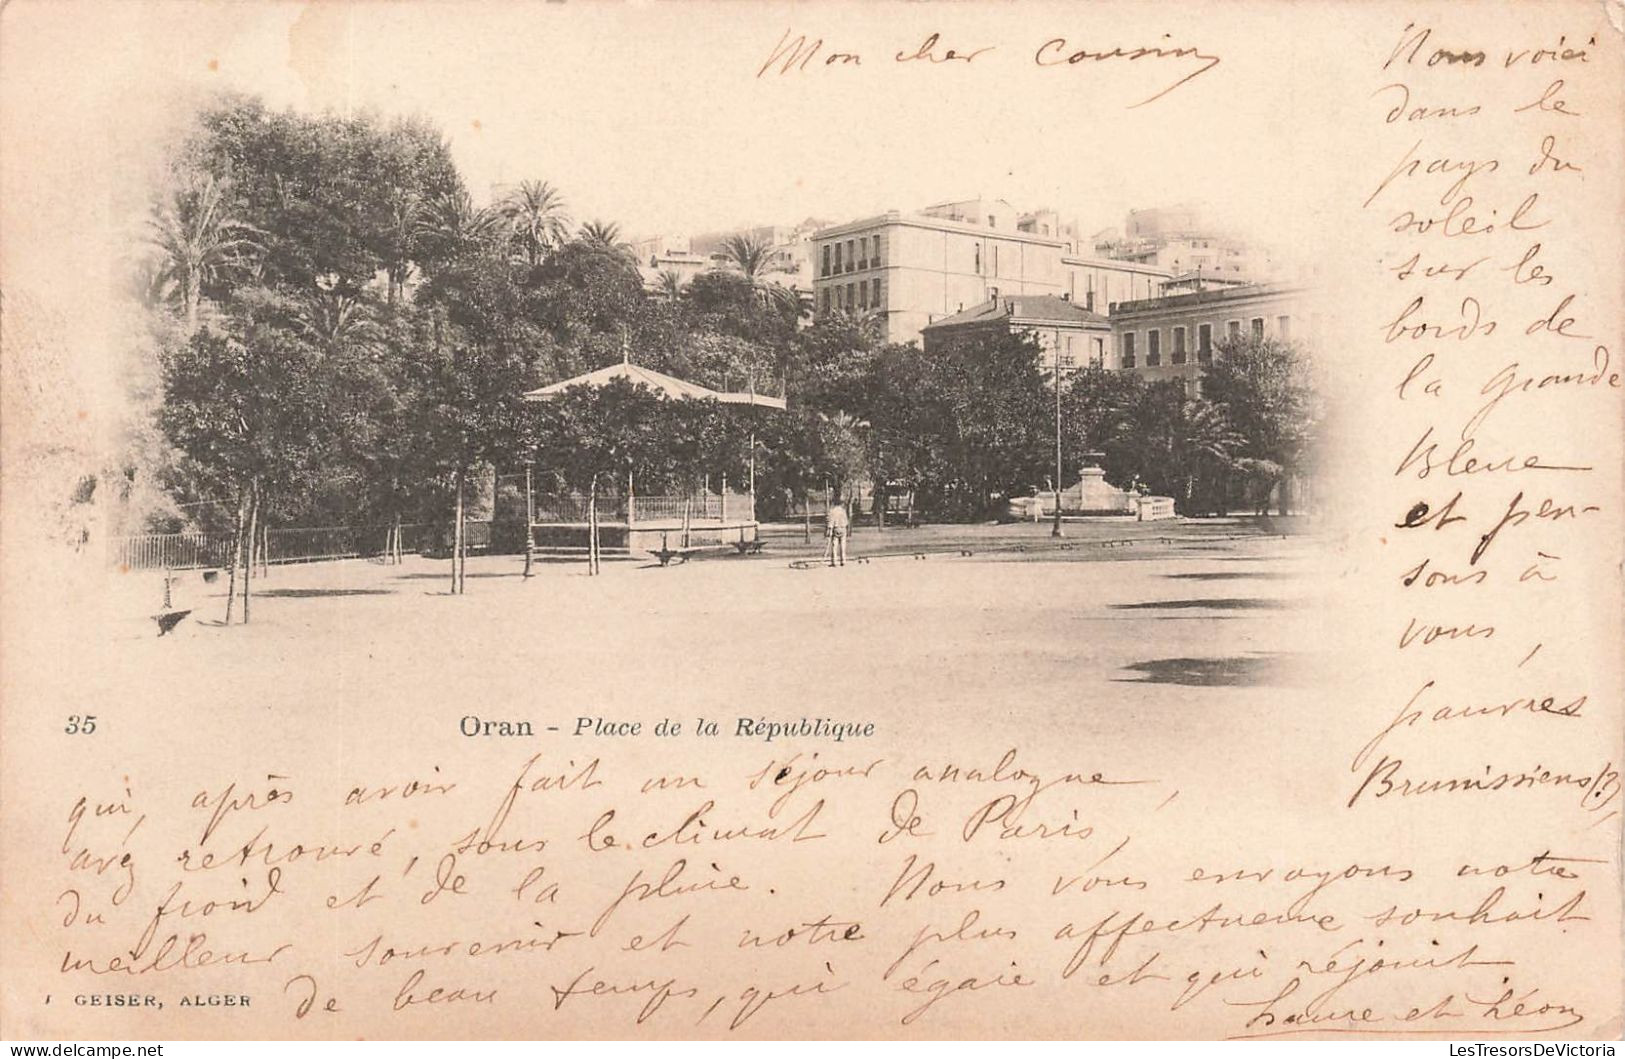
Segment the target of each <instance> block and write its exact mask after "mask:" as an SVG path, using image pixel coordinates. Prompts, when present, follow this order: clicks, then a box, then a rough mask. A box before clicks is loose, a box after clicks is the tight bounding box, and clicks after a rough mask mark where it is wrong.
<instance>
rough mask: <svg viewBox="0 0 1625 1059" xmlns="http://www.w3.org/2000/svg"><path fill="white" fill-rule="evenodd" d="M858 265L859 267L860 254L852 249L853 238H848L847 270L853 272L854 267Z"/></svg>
mask: <svg viewBox="0 0 1625 1059" xmlns="http://www.w3.org/2000/svg"><path fill="white" fill-rule="evenodd" d="M857 267H858V255H857V253H856V252H855V251H854V250H853V249H852V240H850V239H848V240H847V241H846V270H847V271H848V272H851V271H852V270H853V269H855V268H857Z"/></svg>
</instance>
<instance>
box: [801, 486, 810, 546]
mask: <svg viewBox="0 0 1625 1059" xmlns="http://www.w3.org/2000/svg"><path fill="white" fill-rule="evenodd" d="M801 543H802V544H811V543H812V497H810V496H807V495H806V494H805V493H803V494H802V497H801Z"/></svg>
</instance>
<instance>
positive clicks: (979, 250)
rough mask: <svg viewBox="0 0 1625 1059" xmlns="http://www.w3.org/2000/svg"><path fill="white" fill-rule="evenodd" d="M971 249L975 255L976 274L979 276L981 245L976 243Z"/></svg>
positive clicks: (980, 272)
mask: <svg viewBox="0 0 1625 1059" xmlns="http://www.w3.org/2000/svg"><path fill="white" fill-rule="evenodd" d="M972 249H973V250H974V251H975V253H976V274H977V275H978V276H980V275H981V274H982V244H981V243H977V244H976V245H975V246H974V247H973V248H972Z"/></svg>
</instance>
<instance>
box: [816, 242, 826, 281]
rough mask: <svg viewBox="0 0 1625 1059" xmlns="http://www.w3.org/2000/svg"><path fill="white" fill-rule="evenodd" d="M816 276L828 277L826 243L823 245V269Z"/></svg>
mask: <svg viewBox="0 0 1625 1059" xmlns="http://www.w3.org/2000/svg"><path fill="white" fill-rule="evenodd" d="M818 274H819V275H820V276H827V275H829V244H828V243H825V244H824V266H823V269H822V270H821V271H820V272H819V273H818Z"/></svg>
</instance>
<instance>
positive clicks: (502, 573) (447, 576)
mask: <svg viewBox="0 0 1625 1059" xmlns="http://www.w3.org/2000/svg"><path fill="white" fill-rule="evenodd" d="M464 576H465V577H468V578H470V579H472V578H476V577H524V576H525V572H524V571H523V570H491V571H487V572H486V573H483V574H482V573H473V574H465V575H464ZM400 579H401V580H402V581H450V580H451V571H450V570H447V571H446V572H445V573H442V574H401V575H400Z"/></svg>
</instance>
